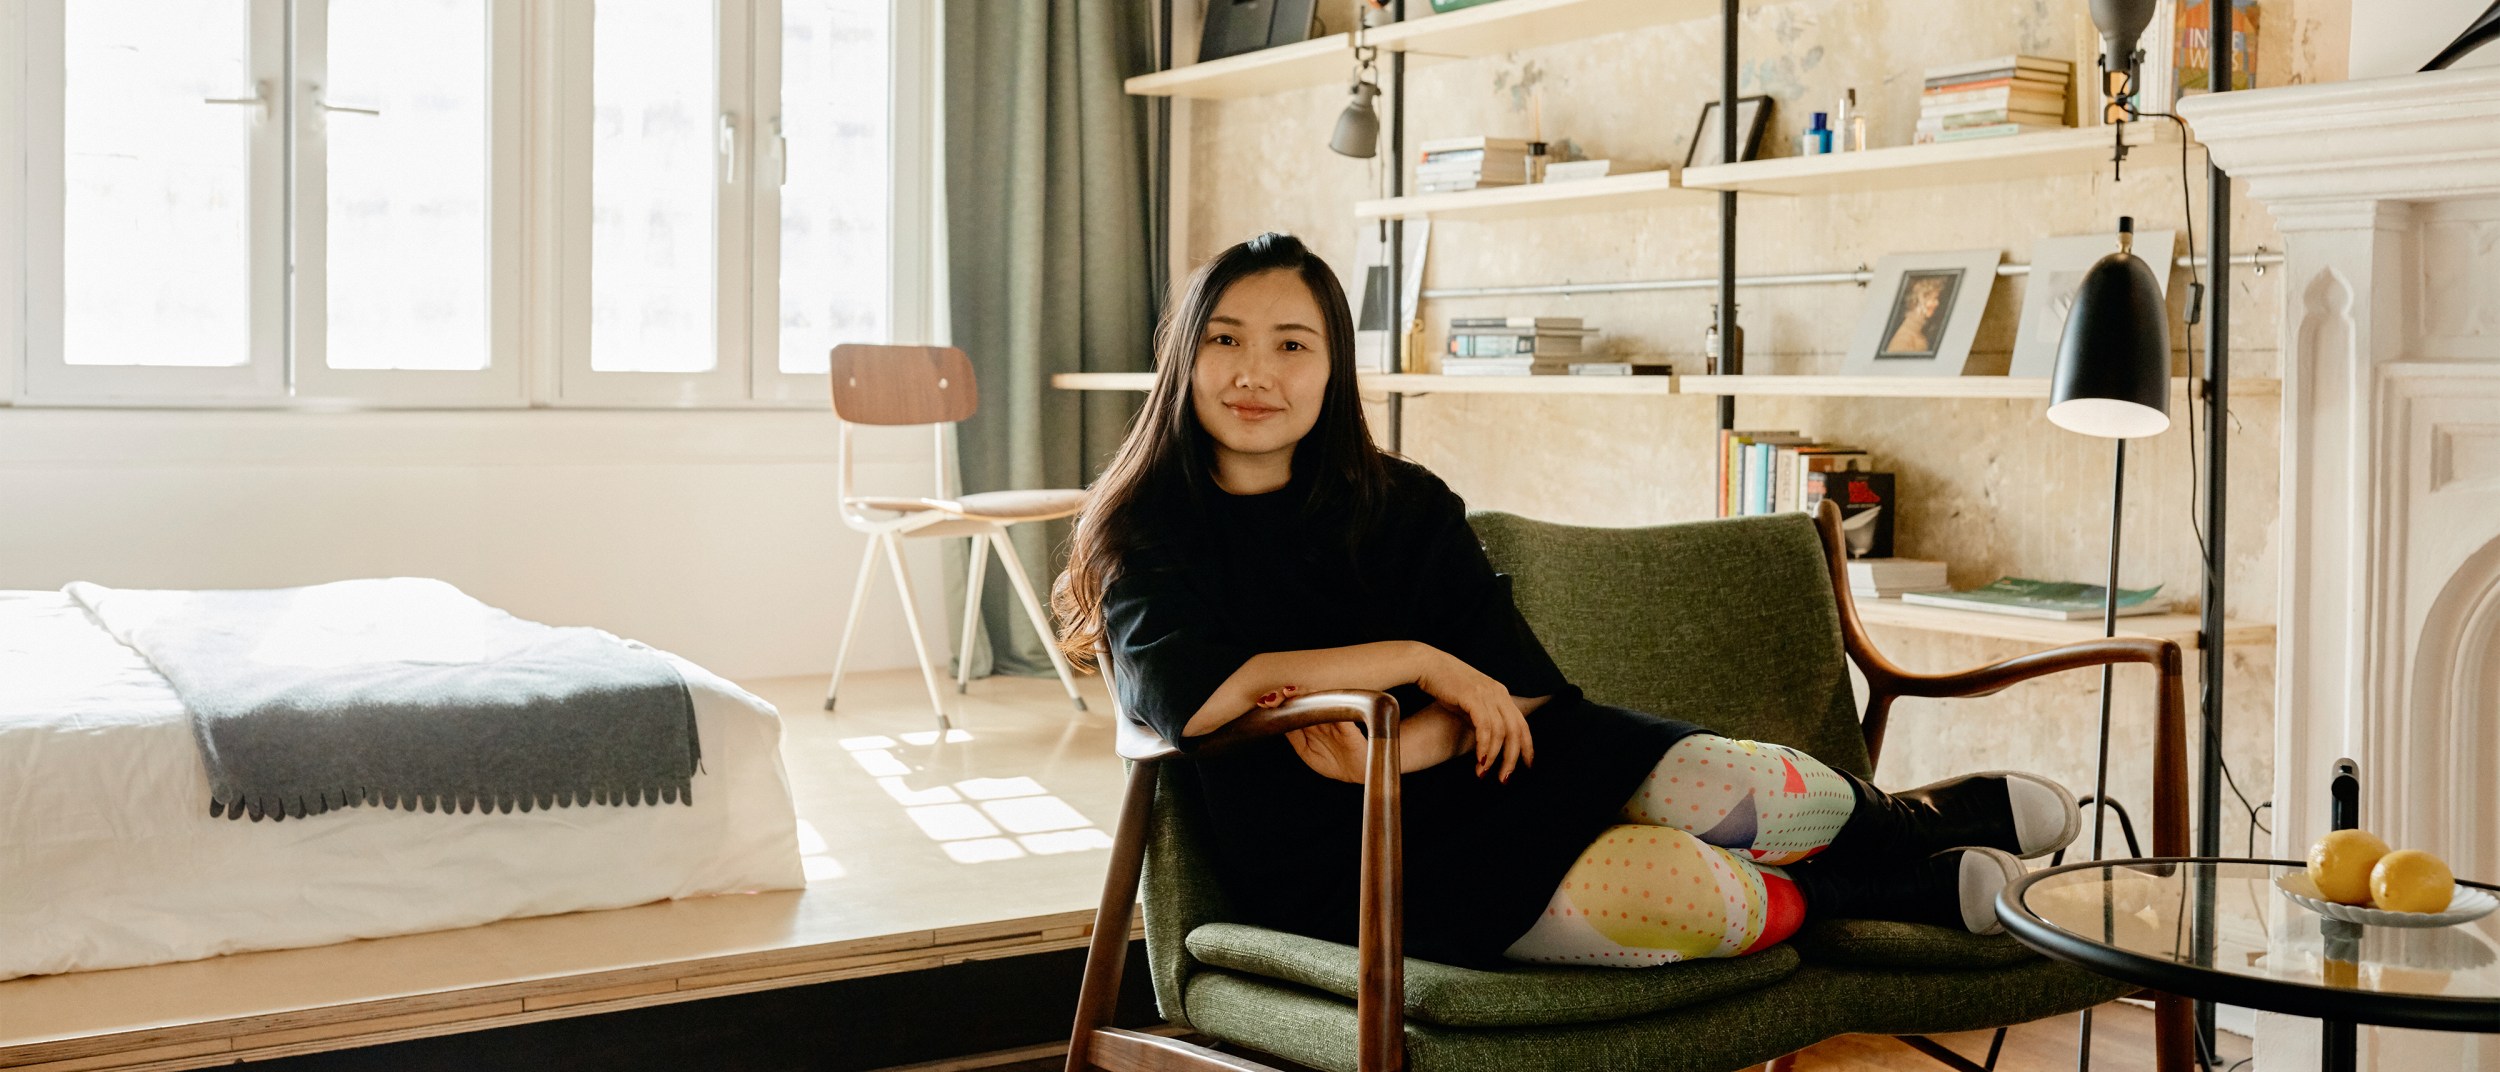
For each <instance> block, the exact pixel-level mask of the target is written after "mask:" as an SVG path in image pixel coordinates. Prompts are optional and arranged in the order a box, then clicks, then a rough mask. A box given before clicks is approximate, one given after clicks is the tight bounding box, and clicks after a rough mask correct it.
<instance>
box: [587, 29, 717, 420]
mask: <svg viewBox="0 0 2500 1072" xmlns="http://www.w3.org/2000/svg"><path fill="white" fill-rule="evenodd" d="M595 7H596V3H595V0H585V2H581V3H572V4H565V5H562V6H560V7H559V8H558V10H557V14H556V37H557V40H558V41H559V42H560V43H561V44H560V45H559V49H560V53H559V55H558V57H557V61H556V63H557V71H556V102H557V107H558V117H557V120H556V130H557V136H558V138H559V139H560V140H559V148H558V150H557V153H556V156H557V163H556V167H557V172H558V179H557V183H556V196H557V200H556V205H555V206H554V208H555V211H556V212H557V213H558V214H559V215H560V216H561V217H562V219H563V223H562V224H561V227H560V230H561V232H562V240H561V243H560V245H559V248H558V249H557V252H556V259H557V265H558V267H557V271H558V273H559V278H560V279H561V281H562V282H561V291H560V293H561V295H562V296H561V298H560V299H559V302H560V311H559V314H558V315H559V316H560V317H561V325H562V326H561V328H560V330H559V332H558V343H557V347H558V353H557V366H556V398H555V400H556V401H558V402H561V403H567V404H577V405H578V404H588V405H605V406H661V407H687V406H719V405H735V404H738V403H743V402H745V401H747V400H748V394H747V382H746V379H747V362H746V360H745V359H744V357H743V355H745V354H746V352H747V326H748V316H747V312H746V310H747V276H748V270H749V266H748V259H747V245H748V226H747V189H748V188H749V187H751V186H753V185H755V183H754V178H755V166H754V156H755V152H754V148H755V137H754V132H755V122H754V110H753V108H752V107H751V106H750V104H749V101H748V94H747V91H746V84H745V83H746V66H747V65H746V63H745V57H746V51H747V43H746V42H747V31H748V28H749V21H750V16H751V15H752V14H753V7H752V5H751V4H749V3H747V2H746V0H720V2H718V3H714V4H712V11H713V39H714V44H715V45H716V48H715V54H714V60H713V75H714V77H713V85H714V89H713V92H714V93H715V94H717V113H718V114H717V116H716V119H715V122H716V123H717V124H718V127H717V128H716V129H718V130H722V131H725V132H726V137H725V138H723V139H721V141H720V142H716V147H718V148H720V149H722V150H724V151H717V152H715V153H714V154H713V161H712V175H713V186H712V204H713V213H714V216H713V221H714V223H713V235H714V239H715V242H716V248H715V250H714V253H713V265H714V269H713V271H714V276H713V294H714V298H713V317H712V326H713V335H714V339H713V358H714V360H713V363H712V367H711V369H710V370H708V371H704V372H598V371H593V370H592V369H591V367H590V330H591V328H590V305H591V241H590V212H591V192H592V191H591V181H590V180H591V174H590V173H591V148H590V133H591V114H592V111H591V109H592V104H593V99H594V98H593V92H592V90H593V79H594V72H593V71H592V69H591V67H592V60H591V57H592V51H593V49H592V43H593V40H594V38H593V36H592V34H593V31H594V27H593V25H592V20H593V18H594V8H595Z"/></svg>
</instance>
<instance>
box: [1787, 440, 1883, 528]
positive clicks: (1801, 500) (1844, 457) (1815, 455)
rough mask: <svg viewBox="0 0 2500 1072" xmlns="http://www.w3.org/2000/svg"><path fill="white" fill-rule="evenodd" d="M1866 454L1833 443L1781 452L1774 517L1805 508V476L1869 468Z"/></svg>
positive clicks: (1808, 445) (1853, 448) (1799, 447)
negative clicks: (1775, 514)
mask: <svg viewBox="0 0 2500 1072" xmlns="http://www.w3.org/2000/svg"><path fill="white" fill-rule="evenodd" d="M1867 463H1868V458H1867V453H1866V452H1865V451H1863V450H1859V449H1857V448H1856V447H1844V446H1840V445H1837V444H1830V443H1810V444H1806V445H1803V446H1796V447H1788V448H1784V449H1782V450H1781V452H1780V460H1779V469H1778V472H1777V474H1776V475H1777V477H1778V480H1779V486H1778V487H1777V488H1775V489H1773V491H1772V499H1773V501H1772V504H1771V508H1772V510H1773V512H1775V513H1785V512H1787V511H1790V510H1803V509H1805V508H1806V491H1807V488H1806V474H1808V473H1829V472H1835V471H1838V470H1843V469H1864V468H1866V467H1867Z"/></svg>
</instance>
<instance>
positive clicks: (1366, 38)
mask: <svg viewBox="0 0 2500 1072" xmlns="http://www.w3.org/2000/svg"><path fill="white" fill-rule="evenodd" d="M1415 6H1417V7H1421V6H1423V4H1422V0H1416V3H1415ZM1718 13H1719V4H1718V2H1717V0H1503V2H1501V3H1498V4H1486V5H1484V6H1481V7H1471V8H1464V9H1461V10H1458V11H1453V12H1450V13H1448V14H1446V15H1419V16H1417V17H1414V18H1409V19H1407V20H1406V21H1404V22H1397V23H1391V24H1389V25H1387V26H1383V27H1380V28H1378V29H1373V30H1365V31H1363V43H1364V44H1366V45H1371V46H1374V47H1377V48H1378V49H1380V50H1381V51H1382V52H1383V53H1390V52H1402V53H1405V54H1406V55H1407V57H1408V58H1410V59H1413V60H1417V61H1425V62H1429V61H1434V60H1445V59H1468V58H1472V57H1476V56H1490V55H1494V54H1496V53H1502V52H1509V51H1511V50H1513V49H1522V48H1537V47H1540V46H1544V45H1553V44H1560V43H1562V42H1565V41H1576V40H1579V39H1581V38H1584V37H1595V36H1598V35H1600V34H1609V33H1617V32H1620V31H1623V30H1631V29H1637V28H1639V27H1642V26H1655V25H1659V24H1661V23H1670V22H1685V21H1689V20H1692V19H1701V18H1714V17H1716V16H1717V15H1718ZM1353 51H1354V41H1353V35H1351V34H1342V33H1339V34H1330V35H1328V36H1326V37H1322V38H1318V39H1316V40H1311V41H1304V42H1302V43H1300V44H1293V45H1280V46H1278V47H1276V48H1270V49H1262V50H1260V51H1257V52H1252V53H1248V54H1246V55H1240V56H1230V57H1226V58H1224V59H1220V60H1209V61H1207V62H1205V63H1192V64H1187V65H1184V66H1180V67H1175V68H1173V69H1171V70H1168V71H1157V72H1155V73H1153V74H1141V75H1138V76H1137V77H1135V78H1131V79H1129V80H1128V81H1127V82H1126V83H1124V84H1123V85H1124V88H1126V89H1127V90H1128V92H1129V94H1130V95H1132V96H1139V97H1193V98H1198V99H1203V100H1222V99H1228V98H1235V97H1256V96H1259V95H1261V94H1266V93H1276V92H1280V91H1283V90H1288V89H1307V88H1309V87H1312V86H1317V85H1326V84H1329V83H1331V82H1343V81H1344V80H1345V78H1346V75H1347V73H1348V72H1350V71H1352V70H1353V68H1354V64H1353Z"/></svg>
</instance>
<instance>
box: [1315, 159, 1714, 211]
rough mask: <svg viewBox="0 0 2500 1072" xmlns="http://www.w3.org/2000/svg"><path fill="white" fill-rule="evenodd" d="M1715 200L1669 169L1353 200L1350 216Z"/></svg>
mask: <svg viewBox="0 0 2500 1072" xmlns="http://www.w3.org/2000/svg"><path fill="white" fill-rule="evenodd" d="M1718 198H1719V193H1718V191H1716V190H1688V189H1685V188H1684V187H1683V186H1681V185H1678V184H1677V182H1676V177H1675V169H1674V168H1661V169H1659V170H1657V171H1636V172H1633V173H1631V174H1628V175H1607V176H1604V177H1602V178H1595V179H1581V180H1579V181H1576V182H1554V183H1544V182H1540V183H1535V184H1533V185H1528V186H1494V187H1488V188H1486V189H1482V190H1465V191H1461V192H1458V193H1447V194H1414V195H1410V196H1407V197H1384V198H1378V199H1375V200H1371V201H1357V202H1355V203H1354V216H1355V218H1356V219H1362V220H1386V219H1416V218H1419V217H1427V216H1429V217H1433V218H1436V219H1444V220H1485V219H1517V218H1523V217H1531V216H1560V215H1566V214H1569V213H1574V212H1603V211H1607V210H1610V209H1623V208H1647V207H1650V206H1652V205H1671V204H1688V205H1705V204H1717V203H1718Z"/></svg>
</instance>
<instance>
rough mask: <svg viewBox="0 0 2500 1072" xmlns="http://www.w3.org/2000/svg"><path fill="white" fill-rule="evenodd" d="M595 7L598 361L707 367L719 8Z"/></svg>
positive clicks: (660, 3) (662, 4)
mask: <svg viewBox="0 0 2500 1072" xmlns="http://www.w3.org/2000/svg"><path fill="white" fill-rule="evenodd" d="M593 12H594V14H593V19H594V29H593V31H592V33H591V109H592V112H591V123H592V126H591V144H590V187H591V195H590V202H591V203H590V367H591V368H592V369H594V370H596V371H600V372H702V371H706V370H708V369H710V368H712V366H713V364H714V363H715V360H716V357H717V354H716V353H715V350H716V349H717V347H718V346H719V337H718V335H717V333H716V332H715V330H714V327H713V323H714V318H715V317H716V316H717V311H716V310H715V309H714V308H713V306H714V304H715V302H714V295H715V293H716V287H715V285H714V268H713V260H714V258H715V254H716V251H717V249H718V243H717V241H716V239H715V228H716V226H717V223H716V217H715V215H714V212H713V204H712V202H713V195H714V193H715V191H716V187H715V185H714V181H713V176H714V175H715V173H716V172H715V171H714V168H715V166H716V161H717V160H718V159H719V150H718V148H717V145H718V142H717V139H718V137H719V122H720V107H719V105H718V103H717V99H716V98H717V87H718V86H719V78H718V75H717V62H718V56H719V48H718V47H717V45H716V44H715V43H714V38H713V23H712V6H711V5H710V4H702V3H693V2H690V0H599V3H598V6H597V7H596V8H594V9H593Z"/></svg>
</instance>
